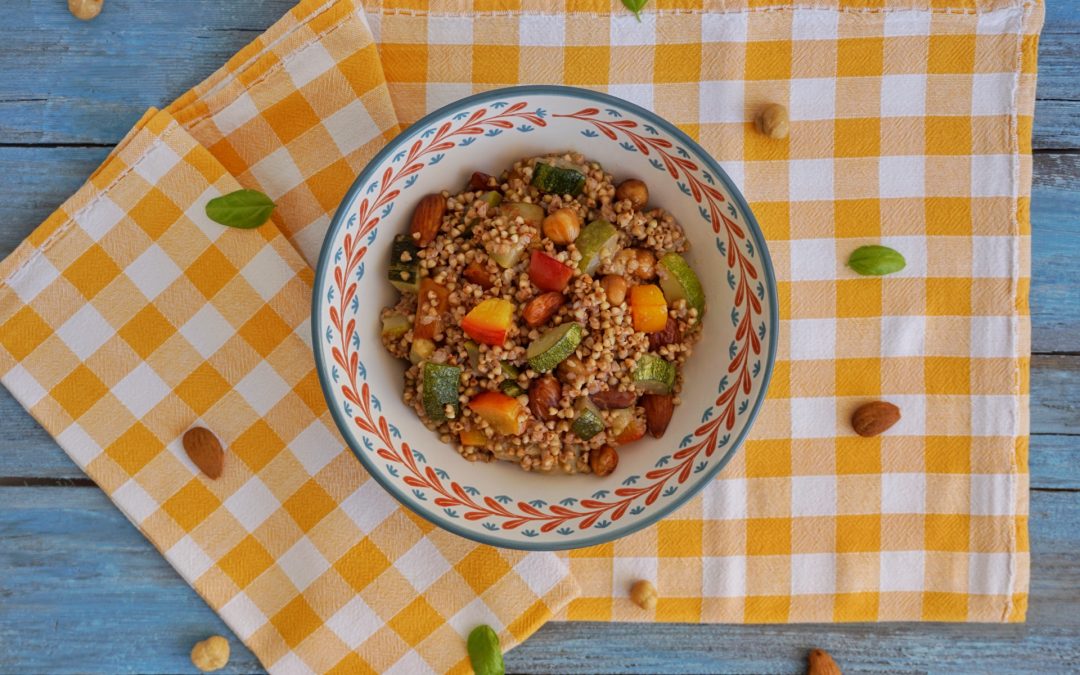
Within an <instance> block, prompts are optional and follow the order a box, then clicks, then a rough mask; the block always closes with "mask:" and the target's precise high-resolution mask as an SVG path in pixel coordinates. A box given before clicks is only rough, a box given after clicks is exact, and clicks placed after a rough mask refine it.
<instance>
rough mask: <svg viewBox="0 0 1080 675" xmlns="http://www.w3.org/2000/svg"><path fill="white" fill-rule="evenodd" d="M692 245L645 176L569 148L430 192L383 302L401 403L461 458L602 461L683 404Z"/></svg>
mask: <svg viewBox="0 0 1080 675" xmlns="http://www.w3.org/2000/svg"><path fill="white" fill-rule="evenodd" d="M688 249H689V242H688V240H687V238H686V236H685V234H684V233H683V229H682V227H681V226H680V225H679V224H678V223H677V222H676V221H675V219H674V218H673V217H672V216H671V214H669V213H667V212H666V211H664V210H663V209H661V208H658V207H656V206H650V204H649V192H648V186H647V185H646V184H645V183H644V182H642V181H640V180H637V179H634V178H631V179H628V180H625V181H623V182H621V183H619V184H618V185H617V186H616V184H615V182H614V178H613V176H612V175H611V174H610V173H607V172H606V171H605V170H604V169H603V168H602V167H601V166H600V164H598V163H596V162H593V161H589V160H588V159H586V158H585V157H584V156H582V155H581V154H578V153H574V152H569V153H565V154H561V155H544V156H539V157H531V158H527V159H522V160H520V161H517V162H515V163H514V164H513V166H511V167H510V168H508V169H507V170H506V171H504V172H503V173H502V174H501V175H499V176H498V177H496V176H492V175H488V174H485V173H482V172H476V173H474V174H473V175H472V177H471V178H470V180H469V183H468V185H467V186H466V187H465V189H464V190H463V191H460V192H457V193H455V194H450V193H449V192H445V191H444V192H443V193H441V194H431V195H428V196H426V197H424V198H423V199H422V200H421V201H420V203H419V204H418V205H417V207H416V210H415V211H414V213H413V218H412V222H411V227H410V232H409V233H408V234H405V233H402V234H399V235H397V236H396V237H395V239H394V242H393V246H392V249H391V260H390V264H389V269H388V272H387V277H388V280H389V282H390V283H391V284H393V285H394V286H395V287H396V288H397V289H398V290H399V291H400V292H401V295H400V297H399V300H398V302H397V303H396V304H395V305H393V306H391V307H386V308H385V309H384V310H383V311H382V313H381V319H382V332H381V336H382V342H383V345H384V346H385V347H386V349H387V350H388V351H389V352H390V353H391V354H393V355H394V356H395V357H398V358H401V359H407V360H408V361H409V362H410V365H409V366H408V368H407V369H406V371H405V378H404V380H405V386H404V394H403V399H404V401H405V402H406V404H408V405H409V406H411V407H412V408H413V409H414V410H415V411H416V414H417V415H418V416H419V418H420V419H421V420H422V421H423V422H424V424H425V425H426V426H428V427H429V428H431V429H433V430H434V431H436V432H437V433H438V434H439V436H440V438H441V440H442V441H443V442H446V443H452V444H454V445H455V447H456V449H457V451H458V452H459V453H460V454H461V455H462V456H463V457H465V458H466V459H468V460H472V461H478V460H479V461H493V460H505V461H510V462H514V463H516V464H518V465H520V467H521V468H523V469H525V470H527V471H541V472H553V471H563V472H566V473H593V474H596V475H600V476H606V475H608V474H610V473H611V472H612V471H613V470H614V469H615V467H616V466H617V464H618V457H619V451H620V449H621V448H622V447H623V446H625V445H626V444H628V443H632V442H634V441H636V440H638V439H640V438H642V437H644V436H645V434H646V433H648V434H650V435H652V436H653V437H656V438H659V437H661V436H663V434H664V432H665V430H666V429H667V425H668V422H669V421H670V419H671V416H672V412H673V410H674V408H675V406H677V405H678V404H679V402H680V401H679V392H680V390H681V388H682V368H683V365H684V364H685V363H686V361H687V359H688V358H689V357H690V354H691V352H692V350H693V346H694V344H695V343H696V342H697V341H698V340H699V339H700V337H701V332H702V330H701V325H702V322H701V318H702V316H703V315H704V312H705V295H704V291H703V290H702V286H701V283H700V281H699V280H698V277H697V275H696V273H695V272H694V270H693V268H692V267H691V266H690V265H689V263H688V262H687V261H686V259H685V258H684V257H683V254H684V253H685V252H686V251H687V250H688Z"/></svg>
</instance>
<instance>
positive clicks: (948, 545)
mask: <svg viewBox="0 0 1080 675" xmlns="http://www.w3.org/2000/svg"><path fill="white" fill-rule="evenodd" d="M1041 17H1042V9H1041V6H1040V5H1039V4H1038V3H1034V2H1022V1H1021V0H967V1H965V0H951V1H936V0H934V1H931V0H880V1H875V0H861V1H858V2H856V1H854V0H851V1H839V2H837V1H835V0H834V1H826V0H807V1H806V2H801V3H799V4H798V5H791V6H789V5H783V4H774V3H767V2H749V1H746V0H704V1H703V2H702V1H697V2H689V3H688V2H685V1H680V0H663V1H657V2H654V3H652V4H651V5H650V10H649V11H647V12H645V13H644V14H643V15H642V20H641V22H640V23H638V22H637V21H636V20H635V19H634V18H633V16H631V15H629V14H627V13H626V12H625V10H624V9H623V8H622V7H621V6H620V5H618V3H610V4H609V3H607V2H599V1H598V0H574V2H568V3H567V4H565V5H562V4H560V5H556V6H552V5H550V4H548V3H537V2H532V1H531V0H524V1H518V0H505V1H501V0H490V1H483V2H482V1H481V0H476V1H475V2H473V1H466V0H446V1H443V2H434V3H431V4H428V3H426V2H424V1H423V0H419V1H410V2H409V3H407V4H400V5H399V4H392V3H388V4H385V5H378V4H374V3H373V4H371V5H369V6H368V8H367V15H366V17H365V12H364V10H363V9H362V8H360V7H359V6H358V5H356V4H355V3H354V2H351V1H348V0H330V1H322V2H320V1H311V0H307V1H305V2H302V3H301V4H300V5H298V6H297V7H296V8H295V9H294V10H293V11H292V12H290V14H289V15H288V16H286V17H285V18H284V19H282V20H281V21H280V22H279V23H278V24H277V25H275V26H274V27H272V28H271V29H270V30H269V31H267V33H265V34H264V35H263V36H261V37H260V38H258V39H257V40H256V41H255V42H254V43H253V44H252V45H250V46H249V47H248V48H246V49H245V50H243V51H241V52H240V53H239V54H238V55H237V56H236V57H234V58H233V59H232V60H230V62H229V63H228V64H227V65H226V66H225V67H224V68H222V69H221V70H220V71H219V72H218V73H216V74H215V75H213V76H212V77H211V78H210V79H208V80H207V81H206V82H204V83H203V84H201V85H199V86H198V87H197V88H196V89H194V90H193V91H192V92H189V93H188V94H187V95H185V96H184V97H182V98H181V99H180V100H178V101H177V102H175V103H174V104H173V105H172V106H170V108H169V109H168V111H167V112H165V113H155V114H151V115H149V116H148V117H147V119H145V120H144V122H143V123H142V124H141V125H140V126H139V127H137V129H136V130H135V131H133V133H132V135H130V136H129V138H128V139H126V141H125V142H124V143H123V144H122V146H121V147H120V148H118V150H117V151H116V152H115V153H114V154H113V156H112V157H111V158H110V160H109V161H108V162H107V163H106V164H105V165H104V166H103V167H102V168H101V169H100V170H99V171H98V172H97V173H96V174H95V175H94V176H93V177H92V178H91V180H90V182H89V183H88V184H87V185H86V186H84V188H83V189H82V190H80V191H79V193H77V194H76V195H75V196H74V197H72V199H71V200H69V202H68V203H66V204H65V205H64V206H63V207H62V208H61V209H60V211H58V212H57V213H56V214H55V215H54V216H53V217H52V218H50V219H49V220H48V221H47V222H46V223H45V224H44V225H42V226H41V227H40V228H39V229H38V230H37V231H35V233H34V234H33V235H31V237H30V238H29V239H28V241H27V242H26V243H24V244H23V245H22V246H21V247H20V248H19V249H18V250H17V251H16V252H15V254H13V256H12V257H11V258H9V259H8V260H7V261H5V262H4V263H3V265H0V280H2V282H3V285H2V286H0V347H2V350H0V371H2V373H3V374H2V380H3V382H4V384H5V385H6V386H7V387H8V388H9V389H11V390H12V391H13V392H14V393H15V395H16V396H17V397H18V398H19V400H20V401H21V402H22V403H23V404H24V405H25V406H26V407H27V408H28V409H29V410H31V412H32V413H33V414H34V415H35V416H36V417H37V418H38V419H39V420H41V421H42V422H43V424H44V425H45V427H46V428H47V429H48V430H49V431H50V432H51V433H53V434H54V435H55V436H56V437H57V439H58V441H59V442H60V443H61V445H62V446H63V447H64V448H65V449H66V450H67V451H68V452H69V453H70V454H71V455H72V456H73V457H74V458H75V459H76V461H77V462H79V464H80V465H81V466H83V467H84V468H85V469H86V471H87V472H88V473H89V474H90V475H91V476H92V477H93V478H94V479H95V480H97V481H98V482H99V483H100V484H101V485H102V487H103V488H104V489H105V490H106V491H107V492H108V493H109V494H110V496H111V497H112V498H113V499H114V500H115V501H116V502H117V503H118V504H119V505H120V506H121V508H122V509H123V510H124V511H125V513H126V514H127V515H128V516H129V517H131V518H132V520H133V521H135V522H136V523H137V524H138V525H139V526H140V528H141V529H142V530H143V531H144V532H146V533H147V535H148V536H149V537H150V538H151V540H152V541H153V542H154V543H155V545H157V546H158V547H159V548H160V549H161V550H162V551H163V552H164V554H165V555H166V557H167V558H168V559H169V560H170V561H172V562H173V564H174V565H175V566H176V567H177V568H178V569H179V570H180V571H181V573H182V574H183V575H184V576H185V578H187V579H188V580H189V581H191V582H192V583H193V585H194V586H195V587H196V588H197V589H198V590H199V592H200V593H202V594H203V596H204V597H206V598H207V599H208V601H209V602H210V603H211V604H212V605H213V606H214V607H215V608H217V609H218V610H219V611H220V612H221V614H222V615H223V616H224V617H225V618H226V620H227V621H228V622H229V623H230V625H232V626H233V628H235V629H236V631H237V633H238V634H239V635H240V636H241V637H242V638H243V639H244V640H245V641H246V642H247V643H248V644H249V645H251V646H252V648H253V650H254V651H255V652H256V653H257V654H258V655H259V657H260V658H261V659H262V660H263V661H264V663H266V664H267V665H268V666H269V667H270V668H271V669H272V670H273V671H275V672H306V671H308V670H313V671H331V670H334V669H337V670H338V671H340V672H360V671H363V670H364V669H365V668H366V669H368V670H377V671H384V670H389V671H393V670H397V671H401V672H420V671H423V670H424V669H425V668H431V669H434V670H451V669H458V670H464V669H466V668H467V665H466V663H465V661H464V660H463V653H462V650H461V639H460V634H461V633H462V632H463V631H464V630H466V629H467V628H468V625H469V624H470V623H474V622H476V621H478V620H485V621H487V622H488V623H491V624H492V625H495V626H496V627H497V628H500V629H501V632H502V635H503V639H504V644H507V645H509V644H513V642H514V641H516V640H518V639H521V638H522V637H524V636H525V635H527V634H528V633H529V632H530V631H532V630H533V629H535V627H536V626H537V625H539V623H541V622H542V621H543V620H544V619H545V618H546V617H547V616H548V615H550V614H551V613H552V612H561V615H562V616H566V617H569V618H572V619H627V620H631V619H633V620H637V619H652V618H658V619H665V620H681V621H697V620H704V621H747V622H750V621H784V620H788V621H811V620H813V621H818V620H821V621H828V620H873V619H881V620H889V619H895V620H910V619H926V620H988V621H1001V620H1019V619H1021V618H1022V617H1023V614H1024V609H1025V604H1026V588H1027V539H1026V510H1027V498H1026V449H1027V439H1026V429H1027V422H1026V407H1027V401H1026V395H1027V379H1026V373H1027V353H1028V344H1029V341H1028V330H1029V329H1028V323H1027V319H1026V316H1027V283H1028V274H1029V273H1028V264H1029V263H1028V246H1029V241H1028V230H1029V225H1028V217H1027V202H1028V198H1027V194H1028V189H1029V185H1030V158H1029V156H1028V153H1029V138H1030V128H1031V111H1032V101H1033V94H1034V73H1035V47H1036V42H1037V33H1038V28H1039V26H1040V22H1041ZM598 27H603V28H602V29H601V30H597V29H598ZM373 35H374V38H373ZM376 45H378V46H376ZM525 82H529V83H544V82H552V83H568V84H578V85H583V86H589V87H595V88H600V89H605V90H608V91H610V92H612V93H615V94H617V95H621V96H623V97H626V98H628V99H631V100H634V101H636V102H638V103H641V104H644V105H645V106H647V107H651V108H653V109H654V110H656V111H657V112H659V113H660V114H662V115H664V116H666V117H667V118H669V119H671V120H672V121H674V122H676V123H677V124H679V125H680V126H682V127H683V128H684V129H686V130H687V131H688V132H689V133H691V134H692V135H694V136H695V137H696V138H698V139H699V141H700V142H702V143H703V144H704V145H705V146H706V148H707V149H708V150H709V151H711V152H712V153H713V154H714V155H715V156H716V157H717V158H718V159H719V160H720V161H721V162H722V163H723V164H724V165H725V167H726V168H727V169H728V171H729V172H730V173H731V174H732V176H733V177H734V178H735V179H736V181H737V182H739V183H740V184H741V185H742V187H743V189H744V192H745V193H746V194H747V196H748V197H749V198H750V200H751V201H752V202H753V205H754V209H755V211H756V213H757V215H758V217H759V220H760V221H761V222H762V225H763V227H764V229H765V232H766V235H767V236H768V238H769V241H770V244H771V249H772V254H773V258H774V261H775V263H776V265H777V272H778V276H779V277H780V279H781V284H780V297H781V303H782V308H781V311H782V319H783V322H784V326H783V336H784V337H783V339H782V340H781V346H780V349H781V353H780V357H781V358H780V360H779V362H778V364H777V367H776V374H775V376H774V381H773V386H772V390H771V398H770V401H769V404H768V405H767V406H766V409H765V411H764V413H763V415H762V418H761V419H760V421H759V423H758V425H757V427H756V428H755V434H754V440H753V441H751V442H750V443H749V444H748V445H747V447H746V448H745V450H744V451H743V452H741V453H740V454H739V455H737V457H736V460H735V461H734V462H733V463H732V465H731V466H730V467H728V469H726V470H725V471H724V472H723V473H722V475H721V476H720V477H719V479H718V480H717V482H716V484H715V485H713V486H710V487H709V488H708V489H706V490H705V492H704V493H703V495H702V496H701V497H699V498H698V499H696V500H695V501H694V502H693V503H691V504H690V505H688V506H687V507H686V508H684V509H683V510H682V511H680V512H679V513H678V514H676V515H675V516H674V517H673V518H671V519H669V520H667V521H665V522H664V523H661V524H659V525H657V526H655V527H653V528H651V529H649V530H647V531H644V532H642V533H639V534H637V535H635V536H633V537H630V538H627V539H625V540H622V541H619V542H616V543H614V544H609V545H606V546H601V547H595V548H591V549H585V550H582V551H577V552H574V553H571V554H569V555H568V556H566V560H567V562H568V564H569V566H570V569H571V570H572V572H573V577H574V578H575V580H576V581H577V582H579V583H580V584H581V586H582V588H583V591H584V593H583V595H582V597H581V598H580V599H578V600H576V601H574V602H573V603H572V604H571V605H569V607H568V609H566V610H565V611H563V610H561V609H560V608H561V607H562V606H563V605H564V604H565V602H566V601H567V600H568V598H569V597H570V596H571V595H573V594H574V592H575V588H574V583H573V582H572V581H569V580H568V579H567V578H566V576H565V568H563V567H561V566H560V564H559V561H558V559H556V558H554V557H552V556H544V555H528V556H525V555H516V554H511V553H508V552H504V551H495V550H493V549H490V548H485V547H476V546H473V545H471V544H468V543H467V542H463V541H461V540H458V539H455V538H453V537H450V536H448V535H445V534H441V533H440V532H438V531H433V530H432V529H431V527H430V526H428V525H427V524H426V523H425V522H423V521H420V520H418V519H416V518H413V517H411V516H410V515H409V514H408V513H407V512H405V511H403V510H401V509H398V508H396V507H395V505H394V504H393V502H391V501H390V500H389V498H388V497H387V496H386V495H384V494H383V493H382V492H381V491H380V490H378V488H377V486H375V485H374V484H373V483H372V482H371V481H369V480H367V479H366V476H364V474H363V472H362V471H361V470H360V468H359V466H358V464H357V463H356V462H355V461H354V460H353V458H352V457H351V456H350V455H349V454H348V453H346V452H344V451H343V450H342V449H341V442H340V440H338V437H337V436H336V434H335V433H334V432H333V429H332V425H331V423H330V421H329V418H328V416H327V414H326V410H325V407H324V405H323V403H322V400H321V396H320V393H319V389H318V385H317V380H316V378H315V375H314V373H313V372H312V368H311V359H310V350H309V347H308V345H307V344H306V341H307V339H308V328H307V325H306V320H307V312H308V308H307V300H308V290H309V284H310V278H311V274H310V270H309V269H308V268H306V267H305V266H304V265H303V263H302V262H301V259H300V258H299V257H298V256H297V255H296V254H295V252H294V250H293V249H291V248H290V247H289V246H287V245H286V242H285V239H288V241H289V242H291V243H292V244H293V245H294V246H295V248H296V249H297V250H299V252H300V254H301V255H302V256H304V258H306V259H307V260H308V261H309V262H310V261H313V260H314V258H315V253H316V249H317V246H318V243H319V241H320V240H321V238H322V235H323V232H324V230H325V228H326V225H327V224H328V223H329V219H330V215H331V214H332V212H333V210H334V208H335V207H336V205H337V203H338V200H339V199H340V197H341V196H342V195H343V194H344V192H345V190H346V188H347V187H348V185H349V184H350V182H351V181H352V179H353V177H354V176H355V174H356V173H357V172H358V171H359V169H360V168H361V167H362V166H363V165H364V163H365V162H366V160H367V159H368V158H369V157H370V156H371V155H372V154H373V153H374V152H375V151H377V149H378V148H379V147H381V146H382V145H383V143H384V142H385V141H386V140H387V139H389V138H391V137H393V135H394V134H395V133H397V131H399V130H400V128H401V125H403V124H406V123H408V122H409V121H411V120H413V119H416V118H417V117H418V116H419V115H421V114H422V113H423V112H425V111H427V110H430V109H433V108H435V107H438V106H439V105H441V104H442V103H445V102H447V101H449V100H452V99H455V98H458V97H459V96H461V95H465V94H468V93H472V92H474V91H477V90H481V89H486V88H490V87H494V86H499V85H508V84H518V83H525ZM768 101H780V102H784V103H786V104H787V106H788V107H789V109H790V111H791V117H792V135H791V138H790V139H788V140H785V141H766V140H765V139H763V138H762V137H760V136H758V135H757V134H756V133H755V132H754V131H753V130H752V125H751V124H750V122H749V120H750V119H751V118H752V116H753V113H754V111H755V110H756V109H757V108H758V107H759V106H760V105H761V104H763V103H765V102H768ZM237 185H242V186H244V187H252V188H258V189H260V190H263V191H264V192H266V193H267V194H269V195H270V196H271V197H273V198H274V199H275V201H276V202H277V204H278V209H277V211H276V215H275V222H274V223H273V224H271V225H266V226H264V227H263V228H261V229H260V230H257V231H255V232H236V231H232V230H225V229H223V228H219V227H217V226H216V225H213V224H212V223H210V222H208V221H207V220H206V219H205V217H204V216H203V205H204V204H205V201H206V200H207V199H209V198H210V197H212V196H214V195H217V194H220V193H222V192H226V191H229V190H231V189H233V188H235V187H236V186H237ZM276 228H280V231H281V234H283V235H284V237H283V236H281V235H279V232H278V229H276ZM868 242H882V243H886V244H888V245H891V246H893V247H895V248H897V249H899V250H901V251H902V252H903V253H904V254H905V255H906V256H907V259H908V267H907V269H905V270H904V271H903V272H901V273H900V274H897V275H894V276H892V277H886V278H884V279H877V278H861V277H857V276H856V275H854V274H853V273H851V272H850V271H849V270H846V269H845V267H844V260H845V259H846V256H847V254H848V253H849V252H850V251H851V250H852V249H854V248H855V247H856V246H858V245H860V244H862V243H868ZM873 398H885V399H888V400H891V401H894V402H896V403H898V404H899V405H900V406H901V408H902V409H903V411H904V419H903V421H902V422H901V423H900V424H899V425H898V426H897V427H895V428H894V429H893V430H892V431H891V432H890V433H889V434H888V435H886V436H884V437H881V438H878V439H874V440H865V439H857V438H855V437H854V436H853V435H852V434H851V433H850V431H849V429H848V426H847V422H846V418H847V416H848V414H849V413H850V411H851V409H852V407H853V406H854V405H856V404H858V403H860V402H862V401H865V400H869V399H873ZM196 423H199V424H204V425H206V426H208V427H210V428H212V429H214V430H215V432H216V433H218V435H219V436H220V437H221V438H222V440H223V441H224V442H225V443H226V444H227V445H228V448H229V460H227V466H226V472H225V475H224V476H223V477H222V478H221V479H220V480H218V481H209V480H206V479H205V478H204V477H202V476H200V475H198V474H197V473H196V472H195V471H194V469H193V467H192V466H191V465H190V463H189V462H188V460H187V459H186V457H185V456H184V454H183V451H182V450H181V449H180V447H179V443H178V440H177V439H178V437H179V435H180V433H182V431H183V430H184V429H185V428H187V427H188V426H190V425H192V424H196ZM637 577H648V578H651V579H653V580H654V581H655V582H656V583H657V585H658V587H659V588H660V596H661V600H660V603H659V604H658V607H657V609H656V611H655V612H650V613H646V612H643V611H641V610H638V609H636V608H634V607H633V606H632V605H631V604H630V603H629V602H628V600H626V599H625V593H626V587H627V585H628V582H629V581H630V580H631V579H634V578H637Z"/></svg>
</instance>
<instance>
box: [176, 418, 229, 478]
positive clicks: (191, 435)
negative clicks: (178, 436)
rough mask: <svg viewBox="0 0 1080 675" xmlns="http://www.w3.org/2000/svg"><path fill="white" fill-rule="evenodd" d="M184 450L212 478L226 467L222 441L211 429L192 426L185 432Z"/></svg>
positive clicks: (219, 474)
mask: <svg viewBox="0 0 1080 675" xmlns="http://www.w3.org/2000/svg"><path fill="white" fill-rule="evenodd" d="M183 442H184V452H186V453H187V456H188V457H189V458H190V459H191V462H192V463H193V464H194V465H195V466H197V467H199V471H202V472H203V473H204V474H206V475H207V476H208V477H210V478H214V479H217V478H218V477H220V476H221V471H222V469H224V467H225V451H224V450H223V449H222V448H221V441H219V440H218V438H217V436H215V435H214V433H213V432H212V431H210V430H209V429H205V428H203V427H192V428H191V429H188V430H187V432H185V433H184V441H183Z"/></svg>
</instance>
